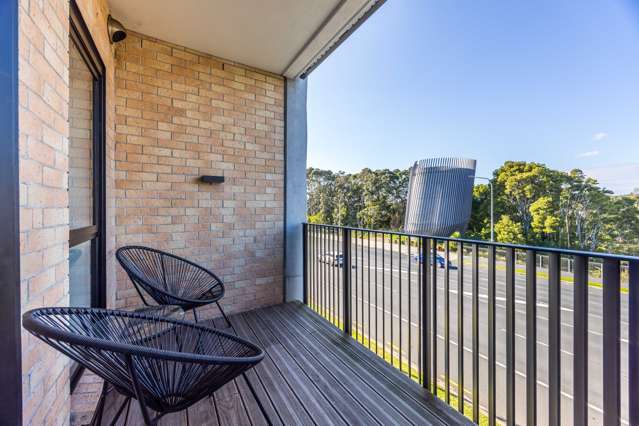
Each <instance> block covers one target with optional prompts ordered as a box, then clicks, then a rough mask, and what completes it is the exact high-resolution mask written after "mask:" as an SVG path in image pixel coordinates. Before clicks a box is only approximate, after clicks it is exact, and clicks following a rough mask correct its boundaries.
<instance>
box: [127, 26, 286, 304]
mask: <svg viewBox="0 0 639 426" xmlns="http://www.w3.org/2000/svg"><path fill="white" fill-rule="evenodd" d="M115 156H116V164H115V170H116V172H115V183H116V203H117V208H116V245H117V246H118V247H119V246H122V245H127V244H143V245H149V246H153V247H157V248H160V249H165V250H169V251H172V252H174V253H176V254H178V255H182V256H185V257H188V258H190V259H193V260H194V261H196V262H199V263H201V264H203V265H205V266H207V267H210V268H212V269H213V270H214V271H215V272H216V273H217V274H218V275H220V277H221V278H222V279H223V280H224V281H225V283H226V286H227V294H226V297H225V298H224V300H223V305H224V306H225V307H226V308H227V309H228V310H229V311H234V310H245V309H250V308H255V307H259V306H265V305H270V304H274V303H278V302H281V300H282V287H283V284H282V282H283V265H282V264H283V259H282V256H283V214H284V80H283V79H282V78H281V77H278V76H273V75H270V74H266V73H263V72H260V71H256V70H252V69H249V68H246V67H243V66H241V65H237V64H233V63H231V62H227V61H224V60H221V59H218V58H214V57H211V56H209V55H205V54H201V53H198V52H195V51H192V50H189V49H186V48H184V47H181V46H175V45H172V44H168V43H165V42H162V41H158V40H155V39H152V38H148V37H145V36H142V35H139V34H133V33H130V34H129V37H128V38H127V39H126V40H125V42H124V43H122V44H120V45H118V47H117V49H116V148H115ZM201 175H224V176H225V178H226V182H225V183H223V184H221V185H209V184H203V183H198V178H199V176H201ZM117 288H118V290H117V295H116V304H117V306H136V305H139V304H140V300H139V297H138V296H137V294H136V293H135V290H134V289H133V288H132V286H131V284H130V282H128V280H127V279H126V277H125V275H124V273H123V271H122V270H121V269H120V268H119V267H118V287H117Z"/></svg>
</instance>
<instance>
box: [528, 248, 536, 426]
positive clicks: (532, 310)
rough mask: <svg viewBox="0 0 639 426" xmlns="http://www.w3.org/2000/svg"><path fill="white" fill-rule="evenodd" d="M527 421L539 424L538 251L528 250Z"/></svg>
mask: <svg viewBox="0 0 639 426" xmlns="http://www.w3.org/2000/svg"><path fill="white" fill-rule="evenodd" d="M526 412H527V413H526V422H527V424H529V425H536V424H537V253H536V252H535V251H534V250H527V251H526Z"/></svg>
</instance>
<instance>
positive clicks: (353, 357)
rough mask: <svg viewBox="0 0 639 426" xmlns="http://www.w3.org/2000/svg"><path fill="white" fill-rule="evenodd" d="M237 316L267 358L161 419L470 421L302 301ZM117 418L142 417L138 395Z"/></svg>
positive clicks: (112, 405) (108, 410) (109, 407)
mask: <svg viewBox="0 0 639 426" xmlns="http://www.w3.org/2000/svg"><path fill="white" fill-rule="evenodd" d="M231 322H232V324H233V328H234V329H235V332H236V333H237V334H239V335H240V336H243V337H245V338H248V339H250V340H252V341H254V342H256V343H257V344H259V345H260V346H262V347H263V348H264V349H265V350H266V353H267V355H266V357H265V358H264V360H263V361H262V362H261V363H260V364H258V365H257V367H255V368H254V369H252V370H250V371H248V372H247V373H246V378H245V377H243V376H240V377H239V378H237V379H236V380H234V381H233V382H230V383H228V384H227V385H226V386H224V387H223V388H221V389H220V390H218V391H217V392H215V394H214V395H213V396H212V397H210V398H206V399H204V400H202V401H200V402H199V403H197V404H196V405H194V406H193V407H191V408H190V409H188V412H187V411H183V412H180V413H173V414H170V415H167V416H165V417H163V418H162V419H161V420H160V422H159V424H160V425H221V426H222V425H267V424H269V420H270V423H271V424H274V425H281V424H285V425H292V424H295V425H299V424H304V425H306V424H318V425H329V424H361V425H374V424H381V425H388V424H419V425H427V424H433V425H439V424H467V423H469V422H468V421H467V420H466V419H465V418H464V417H462V416H461V415H460V414H459V413H457V412H456V411H454V410H453V409H452V408H450V407H448V406H447V405H445V404H444V403H443V402H441V401H439V400H436V399H434V398H433V397H432V396H431V394H430V393H428V392H427V391H425V390H424V389H423V388H422V387H421V386H419V385H418V384H417V383H415V382H414V381H412V380H410V379H409V378H408V377H406V376H404V375H403V374H401V373H400V372H399V371H397V370H396V369H394V368H393V367H391V366H390V365H388V364H387V363H385V362H384V361H383V360H382V359H381V358H379V357H377V356H376V355H375V354H373V353H372V352H370V351H368V350H367V349H365V348H364V347H362V346H361V345H360V344H358V343H357V342H355V341H354V340H353V339H351V338H350V337H348V336H345V335H344V334H343V333H342V332H341V331H340V330H338V329H337V328H335V327H334V326H332V325H331V324H330V323H329V322H327V321H326V320H324V319H323V318H321V317H320V316H318V315H317V314H316V313H314V312H313V311H311V310H310V309H309V308H308V307H306V306H304V305H302V304H300V303H287V304H282V305H277V306H272V307H268V308H264V309H258V310H255V311H251V312H245V313H240V314H236V315H233V316H232V317H231ZM222 324H224V323H223V322H222V321H220V322H217V321H216V322H215V325H216V326H222ZM247 380H248V383H247ZM249 385H250V386H249ZM251 387H252V388H253V390H254V392H255V395H256V396H257V398H256V397H255V396H254V394H253V392H252V391H251ZM122 401H123V399H122V397H121V396H119V394H117V393H116V392H110V393H109V394H107V397H106V400H105V404H106V405H105V416H104V419H105V420H106V419H112V418H113V413H115V412H116V411H117V410H118V409H119V408H120V407H121V406H122ZM260 404H261V405H262V407H263V409H260ZM264 413H266V415H267V416H268V419H267V418H266V417H265V415H264ZM125 419H126V422H125ZM109 423H110V422H105V423H104V424H109ZM117 424H119V425H124V424H128V425H138V424H143V422H142V417H141V413H140V410H139V408H138V405H137V402H136V401H133V403H132V404H130V406H128V407H127V406H124V407H123V410H122V415H121V416H120V419H119V421H118V423H117Z"/></svg>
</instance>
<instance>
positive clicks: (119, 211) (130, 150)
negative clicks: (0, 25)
mask: <svg viewBox="0 0 639 426" xmlns="http://www.w3.org/2000/svg"><path fill="white" fill-rule="evenodd" d="M78 7H79V8H80V11H81V13H82V16H83V17H84V20H85V21H86V24H87V27H88V28H89V31H90V32H91V35H92V37H93V41H94V42H95V44H96V46H97V48H98V51H99V53H100V56H101V58H102V60H103V62H104V64H105V68H106V178H107V179H106V186H107V206H106V209H107V212H106V213H107V235H106V239H107V304H108V306H111V307H113V306H117V307H123V306H129V307H130V306H137V305H139V304H140V300H139V297H138V296H137V294H136V293H135V292H134V290H133V289H132V287H131V284H130V283H129V282H128V281H127V280H126V279H125V277H124V276H123V273H122V271H121V269H120V268H119V267H117V268H116V266H115V260H114V255H113V254H114V250H115V248H116V247H118V246H121V245H125V244H135V243H140V244H145V245H150V246H154V247H159V248H162V249H166V250H170V251H172V252H174V253H176V254H179V255H183V256H186V257H189V258H191V259H194V260H195V261H197V262H200V263H202V264H203V265H205V266H208V267H210V268H212V269H213V270H215V271H216V272H217V273H218V274H219V275H220V276H221V277H222V278H223V279H224V281H225V282H226V284H227V295H226V297H225V299H224V301H223V304H224V305H225V307H226V308H227V309H228V310H229V311H230V312H231V311H236V310H244V309H251V308H256V307H259V306H265V305H270V304H274V303H278V302H280V301H281V300H282V289H283V218H284V80H283V79H282V78H281V77H279V76H275V75H271V74H268V73H264V72H261V71H259V70H254V69H250V68H247V67H244V66H241V65H238V64H234V63H232V62H229V61H225V60H221V59H218V58H215V57H212V56H209V55H204V54H201V53H198V52H195V51H192V50H189V49H186V48H184V47H180V46H175V45H171V44H168V43H164V42H161V41H158V40H154V39H151V38H148V37H145V36H142V35H138V34H133V33H130V35H129V38H128V39H127V40H126V42H125V43H123V44H120V45H118V46H117V48H116V47H114V46H112V45H111V44H110V43H109V41H108V39H107V30H106V20H107V16H108V7H107V2H106V0H83V1H79V2H78ZM19 20H20V21H19V30H20V38H19V50H20V52H19V57H20V62H19V67H20V69H19V79H20V82H19V102H20V115H19V128H20V153H19V155H20V232H21V239H20V249H21V268H22V269H21V290H22V300H21V304H22V309H23V311H26V310H28V309H32V308H35V307H40V306H53V305H57V306H61V305H68V304H69V279H68V274H69V261H68V258H69V246H68V238H69V224H70V220H71V218H70V212H69V205H70V203H73V202H74V200H70V199H69V193H68V188H69V179H78V180H77V181H75V182H76V183H78V184H81V182H82V179H81V178H82V173H81V171H82V170H81V169H83V167H85V166H86V164H84V165H83V166H78V167H77V168H76V169H74V170H71V169H72V167H71V166H72V164H71V163H72V162H74V164H81V162H80V161H77V160H79V159H80V158H82V156H83V155H85V154H87V151H84V152H82V149H83V148H82V147H83V146H84V145H83V142H84V143H85V142H86V136H87V133H86V131H87V130H88V127H87V124H88V123H86V122H83V121H82V120H84V119H86V117H84V118H83V117H82V114H83V113H84V114H86V110H83V108H81V107H80V108H76V107H77V106H78V105H73V104H70V103H71V97H70V93H71V92H70V91H71V90H80V89H82V87H81V85H82V84H81V78H77V79H76V80H77V81H76V83H77V84H78V86H76V85H74V82H73V81H70V78H69V73H70V72H73V70H72V69H70V68H72V67H70V64H71V63H72V61H73V59H71V61H70V57H73V51H70V45H69V3H68V0H43V1H35V0H21V1H20V17H19ZM76 59H78V58H76ZM79 76H80V74H78V75H77V76H76V77H79ZM77 99H79V97H78V98H77ZM74 138H75V139H74ZM78 148H80V149H79V150H77V149H78ZM84 148H86V146H85V147H84ZM72 151H73V152H72ZM75 154H77V155H79V156H80V157H76V158H72V157H73V155H75ZM70 173H71V174H70ZM205 174H207V175H224V176H225V178H226V182H225V183H224V184H221V185H209V184H202V183H199V182H198V178H199V176H201V175H205ZM85 183H86V182H85ZM77 201H79V200H77ZM116 271H117V273H116ZM203 314H204V316H206V313H203ZM22 358H23V400H24V402H23V404H24V423H25V424H28V425H31V424H33V425H40V424H52V425H58V424H68V423H69V419H70V409H72V410H73V411H74V412H77V413H84V414H86V413H88V412H90V411H91V410H92V407H93V404H94V401H95V395H94V393H95V390H96V389H97V387H98V386H99V381H98V382H96V381H95V378H93V377H91V376H87V377H86V378H84V379H83V381H82V382H81V385H80V388H79V389H80V390H79V391H78V393H77V395H78V397H76V398H73V400H72V401H71V402H70V399H71V398H70V397H69V370H70V362H69V361H68V359H66V358H65V357H64V356H62V355H59V354H58V353H57V352H55V351H54V350H53V349H50V348H49V347H48V346H46V345H45V344H43V343H41V342H39V341H37V340H36V339H34V338H32V337H31V336H29V335H28V334H27V333H23V341H22ZM70 407H71V408H70ZM83 418H84V417H82V418H80V417H78V418H77V419H76V420H78V421H80V422H81V421H82V419H83Z"/></svg>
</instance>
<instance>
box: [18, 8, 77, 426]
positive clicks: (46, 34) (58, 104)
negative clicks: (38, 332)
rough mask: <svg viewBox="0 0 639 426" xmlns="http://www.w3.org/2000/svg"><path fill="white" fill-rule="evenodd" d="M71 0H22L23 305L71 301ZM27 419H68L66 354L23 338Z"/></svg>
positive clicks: (32, 421) (39, 421)
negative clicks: (69, 255)
mask: <svg viewBox="0 0 639 426" xmlns="http://www.w3.org/2000/svg"><path fill="white" fill-rule="evenodd" d="M68 7H69V6H68V3H67V2H65V1H62V0H54V1H46V2H34V1H23V2H20V12H19V15H20V18H19V19H20V21H19V28H20V35H19V42H18V43H19V50H20V54H19V55H20V59H19V102H20V112H19V129H20V148H19V150H20V153H19V156H20V251H21V271H20V273H21V293H22V298H21V299H22V300H21V302H22V309H23V310H28V309H31V308H35V307H40V306H47V305H48V306H55V305H66V304H67V303H68V279H67V274H68V262H67V255H68V238H69V227H68V221H69V217H68V209H67V206H68V196H67V164H68V134H69V129H68V123H67V112H68V111H67V109H68V108H67V101H68V93H69V89H68V64H69V57H68V20H69V13H68ZM22 363H23V366H22V368H23V386H22V391H23V400H24V423H25V424H45V423H49V424H64V423H65V420H67V419H68V416H69V391H68V389H69V375H68V362H67V359H66V358H65V357H63V356H62V355H59V354H58V353H56V352H54V351H52V350H49V349H47V348H45V347H44V345H43V344H42V343H40V342H38V341H37V340H36V339H35V338H33V337H31V336H30V335H28V334H26V333H23V335H22Z"/></svg>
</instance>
